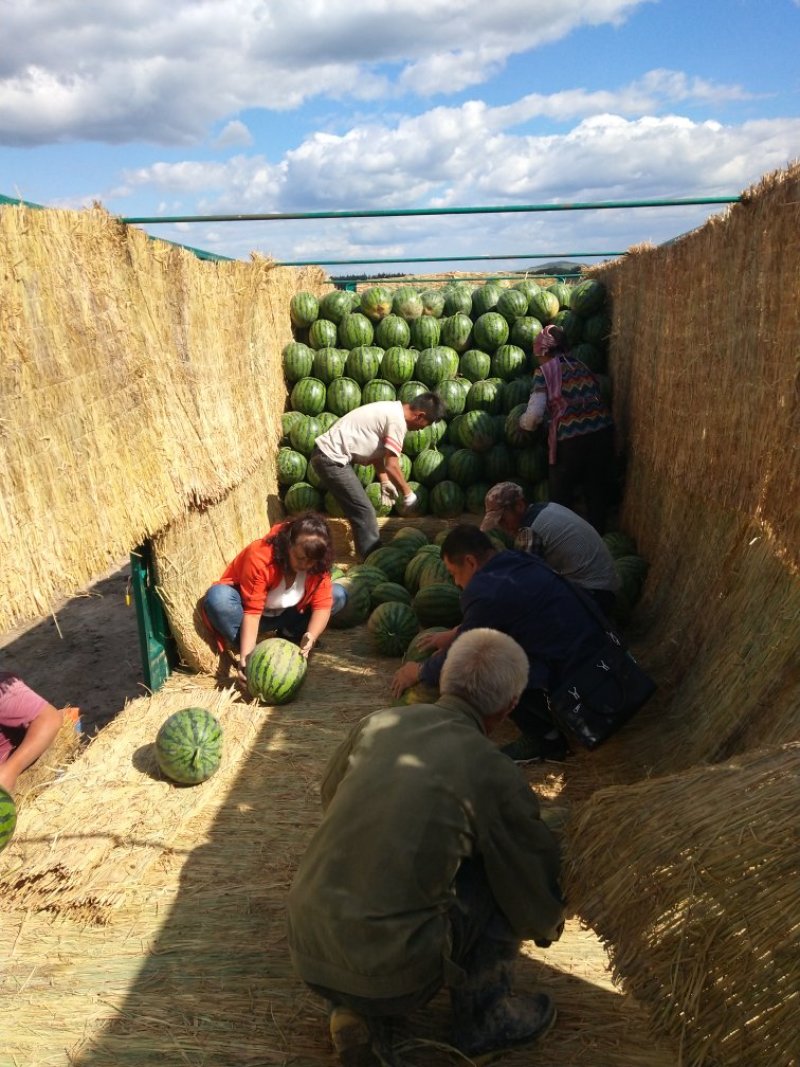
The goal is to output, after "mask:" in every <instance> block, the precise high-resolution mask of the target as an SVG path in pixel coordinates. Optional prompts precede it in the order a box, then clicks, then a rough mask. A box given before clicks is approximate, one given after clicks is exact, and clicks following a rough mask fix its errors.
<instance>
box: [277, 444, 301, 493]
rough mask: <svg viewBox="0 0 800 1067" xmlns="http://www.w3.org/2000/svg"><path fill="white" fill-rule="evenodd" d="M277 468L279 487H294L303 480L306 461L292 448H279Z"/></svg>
mask: <svg viewBox="0 0 800 1067" xmlns="http://www.w3.org/2000/svg"><path fill="white" fill-rule="evenodd" d="M277 467H278V483H279V485H294V484H295V483H296V482H302V480H303V479H304V478H305V476H306V468H307V467H308V460H307V459H306V457H305V456H304V455H302V453H300V452H295V451H294V449H293V448H280V449H278V463H277Z"/></svg>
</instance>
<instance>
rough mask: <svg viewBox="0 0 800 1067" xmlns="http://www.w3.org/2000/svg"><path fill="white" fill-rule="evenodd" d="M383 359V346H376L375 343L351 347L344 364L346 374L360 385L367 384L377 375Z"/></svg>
mask: <svg viewBox="0 0 800 1067" xmlns="http://www.w3.org/2000/svg"><path fill="white" fill-rule="evenodd" d="M382 359H383V349H382V348H376V347H374V346H373V345H358V346H357V347H356V348H351V349H350V352H349V354H348V356H347V360H346V362H345V365H344V370H345V374H346V375H347V377H348V378H352V379H353V381H355V382H358V384H359V385H362V386H363V385H366V384H367V382H369V381H371V380H372V379H373V378H374V377H376V375H377V373H378V368H379V367H380V365H381V360H382Z"/></svg>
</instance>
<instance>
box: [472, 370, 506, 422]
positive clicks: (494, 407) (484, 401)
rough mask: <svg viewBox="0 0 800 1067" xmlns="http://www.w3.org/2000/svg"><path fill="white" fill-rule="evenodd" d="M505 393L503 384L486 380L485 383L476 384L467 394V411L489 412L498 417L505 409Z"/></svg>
mask: <svg viewBox="0 0 800 1067" xmlns="http://www.w3.org/2000/svg"><path fill="white" fill-rule="evenodd" d="M504 392H505V389H504V385H503V383H502V382H497V381H492V380H490V379H488V378H484V380H483V381H480V382H475V383H474V385H472V387H471V388H470V391H469V392H468V393H467V399H466V403H465V404H464V410H465V411H488V412H490V413H491V414H492V415H496V414H497V413H498V412H499V411H502V409H503V394H504Z"/></svg>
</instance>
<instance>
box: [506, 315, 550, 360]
mask: <svg viewBox="0 0 800 1067" xmlns="http://www.w3.org/2000/svg"><path fill="white" fill-rule="evenodd" d="M542 329H543V327H542V324H541V322H540V321H539V319H536V318H534V317H533V316H532V315H526V316H525V318H524V319H516V320H515V321H514V324H513V326H512V327H511V333H510V334H509V338H508V339H509V341H510V342H511V344H512V345H518V346H519V347H520V348H521V349H522V350H523V351H524V352H531V351H532V350H533V342H534V341H535V340H536V338H537V337H538V335H539V334H540V333H541V332H542Z"/></svg>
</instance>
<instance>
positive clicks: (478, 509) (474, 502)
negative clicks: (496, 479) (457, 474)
mask: <svg viewBox="0 0 800 1067" xmlns="http://www.w3.org/2000/svg"><path fill="white" fill-rule="evenodd" d="M490 489H491V486H490V485H489V483H488V482H473V483H472V485H471V486H469V488H468V489H467V492H466V494H465V504H466V508H467V511H468V512H469V514H470V515H483V513H484V510H485V508H484V501H485V500H486V494H487V493H488V492H489V490H490Z"/></svg>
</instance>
